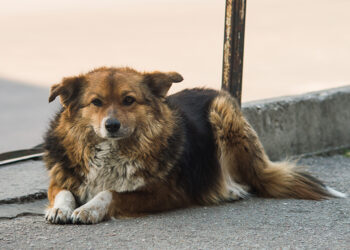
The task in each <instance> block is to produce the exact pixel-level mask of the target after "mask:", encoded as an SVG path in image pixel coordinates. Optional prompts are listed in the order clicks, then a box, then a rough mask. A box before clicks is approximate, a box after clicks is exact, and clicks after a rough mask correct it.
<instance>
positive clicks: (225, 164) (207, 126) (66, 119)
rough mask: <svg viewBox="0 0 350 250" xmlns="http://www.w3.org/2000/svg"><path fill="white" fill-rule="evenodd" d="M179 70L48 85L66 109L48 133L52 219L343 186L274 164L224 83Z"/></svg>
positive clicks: (303, 195)
mask: <svg viewBox="0 0 350 250" xmlns="http://www.w3.org/2000/svg"><path fill="white" fill-rule="evenodd" d="M180 81H182V76H181V75H179V74H178V73H175V72H170V73H161V72H153V73H140V72H137V71H135V70H133V69H130V68H99V69H96V70H93V71H91V72H89V73H87V74H85V75H80V76H77V77H71V78H65V79H63V81H62V82H61V83H60V84H57V85H54V86H52V89H51V94H50V98H49V101H50V102H51V101H53V100H54V99H55V98H56V97H57V96H60V99H61V103H62V105H63V108H62V110H61V111H60V112H59V113H58V114H57V115H56V118H55V119H54V120H53V121H52V123H51V127H50V129H49V131H48V132H47V134H46V140H45V141H46V143H45V149H46V155H45V162H46V165H47V167H48V169H49V170H50V177H51V182H50V187H49V190H48V197H49V201H50V204H49V207H48V209H47V211H46V219H47V220H48V221H49V222H51V223H70V222H71V223H97V222H100V221H102V220H104V219H108V218H111V217H124V216H139V215H142V214H147V213H153V212H158V211H165V210H169V209H175V208H180V207H187V206H191V205H203V204H217V203H219V202H224V201H232V200H237V199H240V198H244V197H246V196H248V195H249V194H256V195H258V196H262V197H274V198H300V199H313V200H320V199H324V198H327V197H343V196H345V195H344V194H342V193H340V192H337V191H335V190H334V189H331V188H329V187H326V186H324V185H323V184H322V183H321V182H320V181H318V180H317V179H315V178H314V177H312V176H310V175H309V174H307V173H305V172H304V171H302V170H301V169H300V168H297V167H296V166H294V165H293V164H291V163H288V162H281V163H272V162H270V161H269V159H268V157H267V156H266V154H265V152H264V150H263V148H262V146H261V144H260V142H259V139H258V137H257V135H256V133H255V132H254V130H253V129H252V128H251V126H250V125H249V124H248V122H247V121H246V120H245V119H244V117H243V116H242V113H241V112H240V109H239V107H238V105H237V104H236V102H235V100H234V99H233V98H232V97H231V96H230V95H229V94H228V93H226V92H224V91H215V90H209V89H191V90H184V91H182V92H179V93H177V94H175V95H172V96H168V97H166V94H167V92H168V90H169V88H170V87H171V85H172V83H174V82H180Z"/></svg>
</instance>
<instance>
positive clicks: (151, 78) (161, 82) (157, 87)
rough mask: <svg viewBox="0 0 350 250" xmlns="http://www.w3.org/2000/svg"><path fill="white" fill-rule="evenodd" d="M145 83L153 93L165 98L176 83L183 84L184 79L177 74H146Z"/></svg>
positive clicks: (157, 72)
mask: <svg viewBox="0 0 350 250" xmlns="http://www.w3.org/2000/svg"><path fill="white" fill-rule="evenodd" d="M144 77H145V83H146V84H147V86H148V88H149V89H150V90H151V91H152V93H153V94H154V95H156V96H158V97H165V96H166V94H167V93H168V91H169V89H170V87H171V85H172V84H173V83H174V82H181V81H182V80H183V77H182V76H181V75H180V74H179V73H177V72H167V73H163V72H159V71H155V72H152V73H146V74H144Z"/></svg>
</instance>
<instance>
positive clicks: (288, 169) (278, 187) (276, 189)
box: [253, 161, 345, 200]
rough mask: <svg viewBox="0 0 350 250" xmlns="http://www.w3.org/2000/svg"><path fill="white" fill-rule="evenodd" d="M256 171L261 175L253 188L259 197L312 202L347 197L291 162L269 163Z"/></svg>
mask: <svg viewBox="0 0 350 250" xmlns="http://www.w3.org/2000/svg"><path fill="white" fill-rule="evenodd" d="M255 167H258V168H259V166H255ZM256 171H257V173H259V174H258V175H257V180H256V181H257V183H253V185H254V187H253V188H254V189H255V191H256V193H257V194H258V195H259V196H263V197H272V198H297V199H310V200H322V199H326V198H330V197H342V198H344V197H345V194H343V193H341V192H338V191H336V190H334V189H332V188H330V187H327V186H326V185H324V184H323V183H322V182H321V181H320V180H318V179H317V178H315V177H313V176H312V175H310V174H309V173H308V172H306V171H305V170H304V169H303V168H302V167H300V166H297V165H295V164H294V163H291V162H287V161H286V162H276V163H274V162H270V161H268V162H267V165H265V167H262V168H261V169H256ZM253 182H254V181H253Z"/></svg>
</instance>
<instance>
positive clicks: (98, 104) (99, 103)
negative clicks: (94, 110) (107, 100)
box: [91, 98, 102, 107]
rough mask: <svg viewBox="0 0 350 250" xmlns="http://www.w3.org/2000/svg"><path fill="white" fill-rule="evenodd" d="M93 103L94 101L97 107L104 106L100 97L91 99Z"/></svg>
mask: <svg viewBox="0 0 350 250" xmlns="http://www.w3.org/2000/svg"><path fill="white" fill-rule="evenodd" d="M91 103H92V104H93V105H95V106H96V107H101V106H102V101H101V100H100V99H98V98H95V99H93V100H92V101H91Z"/></svg>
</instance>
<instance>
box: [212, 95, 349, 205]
mask: <svg viewBox="0 0 350 250" xmlns="http://www.w3.org/2000/svg"><path fill="white" fill-rule="evenodd" d="M209 120H210V122H211V125H212V128H213V131H214V134H215V137H216V140H217V144H218V154H219V155H220V161H221V166H222V167H225V168H229V169H230V170H229V171H228V172H230V175H231V178H232V179H233V180H235V181H236V182H238V183H241V184H243V185H245V186H248V187H249V188H250V191H251V192H254V193H256V194H257V195H258V196H262V197H270V198H297V199H311V200H321V199H326V198H329V197H345V194H343V193H341V192H338V191H336V190H334V189H332V188H329V187H327V186H325V185H324V184H323V183H322V182H321V181H319V180H318V179H316V178H315V177H313V176H311V175H310V174H309V173H307V172H306V171H305V170H304V169H303V168H302V167H299V166H297V165H296V164H294V163H292V162H288V161H285V162H271V161H270V160H269V158H268V157H267V155H266V153H265V151H264V149H263V147H262V145H261V143H260V141H259V138H258V136H257V134H256V133H255V131H254V130H253V129H252V127H251V126H250V125H249V123H248V122H247V121H246V119H245V118H244V117H243V115H242V113H241V111H240V108H239V106H238V105H237V103H236V101H235V100H234V99H233V98H232V97H231V96H230V95H229V94H228V93H225V92H221V93H220V94H219V95H218V96H217V97H216V98H215V99H214V100H213V102H212V104H211V107H210V109H209Z"/></svg>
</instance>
